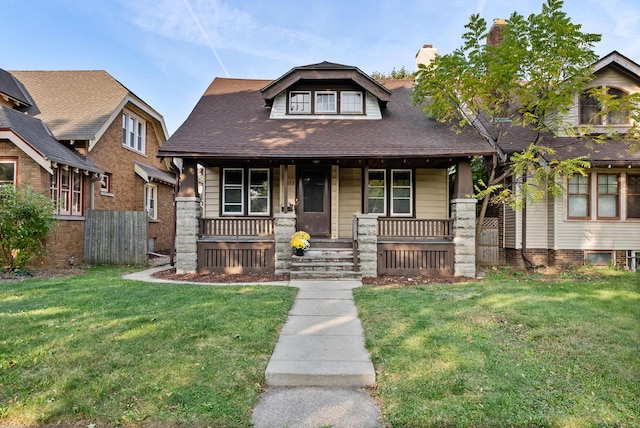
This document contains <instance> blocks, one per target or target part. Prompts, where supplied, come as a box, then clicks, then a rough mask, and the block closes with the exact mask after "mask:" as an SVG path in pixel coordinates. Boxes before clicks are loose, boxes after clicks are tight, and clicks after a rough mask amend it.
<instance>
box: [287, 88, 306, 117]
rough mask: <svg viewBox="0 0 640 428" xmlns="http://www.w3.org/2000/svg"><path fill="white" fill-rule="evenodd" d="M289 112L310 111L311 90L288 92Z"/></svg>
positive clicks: (302, 112) (303, 112)
mask: <svg viewBox="0 0 640 428" xmlns="http://www.w3.org/2000/svg"><path fill="white" fill-rule="evenodd" d="M289 112H290V113H292V114H310V113H311V92H310V91H292V92H290V93H289Z"/></svg>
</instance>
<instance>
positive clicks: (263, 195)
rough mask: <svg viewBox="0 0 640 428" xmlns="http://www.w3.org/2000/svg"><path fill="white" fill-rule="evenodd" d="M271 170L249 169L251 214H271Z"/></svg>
mask: <svg viewBox="0 0 640 428" xmlns="http://www.w3.org/2000/svg"><path fill="white" fill-rule="evenodd" d="M269 200H270V198H269V170H268V169H250V170H249V214H250V215H268V214H269Z"/></svg>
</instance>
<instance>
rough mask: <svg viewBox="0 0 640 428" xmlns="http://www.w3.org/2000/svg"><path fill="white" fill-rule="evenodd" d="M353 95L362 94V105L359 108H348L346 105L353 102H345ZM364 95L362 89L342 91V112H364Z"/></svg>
mask: <svg viewBox="0 0 640 428" xmlns="http://www.w3.org/2000/svg"><path fill="white" fill-rule="evenodd" d="M352 95H358V96H360V105H359V109H358V110H351V109H349V110H347V109H346V108H345V106H351V105H352V104H353V103H345V98H348V97H350V96H352ZM363 105H364V95H363V94H362V92H361V91H342V92H340V114H362V113H363V112H364V107H363Z"/></svg>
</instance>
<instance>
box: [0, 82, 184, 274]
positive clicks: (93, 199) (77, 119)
mask: <svg viewBox="0 0 640 428" xmlns="http://www.w3.org/2000/svg"><path fill="white" fill-rule="evenodd" d="M1 75H2V78H1V79H0V92H1V93H2V94H3V107H2V109H3V116H2V122H0V129H2V130H3V131H4V132H5V133H6V135H5V137H4V138H0V166H2V165H4V166H5V167H6V168H7V169H12V171H13V178H12V180H11V181H12V182H13V183H14V184H15V185H17V186H31V187H32V188H34V189H37V190H39V191H41V192H43V193H45V194H47V195H51V197H52V198H53V199H54V200H55V201H56V211H55V213H54V217H55V219H56V227H55V228H54V231H53V232H52V234H51V235H50V236H49V238H48V240H47V247H46V249H47V253H46V256H45V257H44V258H43V259H42V260H40V263H41V264H43V265H45V266H51V267H53V266H66V265H68V264H69V263H71V262H72V261H74V262H75V263H79V262H80V261H82V260H83V241H84V220H85V214H86V212H87V210H90V209H95V210H115V211H147V213H148V218H149V223H148V245H149V250H150V251H166V252H168V251H170V250H171V248H172V246H173V239H172V236H173V225H174V220H173V218H174V209H173V201H172V199H173V193H174V188H175V175H174V174H173V173H172V172H171V171H170V170H169V165H168V164H167V163H165V162H163V161H161V160H160V159H159V158H158V157H157V156H156V154H157V152H158V149H159V148H160V147H161V146H162V144H164V142H165V141H166V139H167V131H166V127H165V124H164V119H163V118H162V116H161V115H160V114H159V113H158V112H156V111H155V110H154V109H153V108H152V107H151V106H149V105H148V104H146V103H145V102H144V101H142V100H141V99H140V98H138V97H137V96H136V95H135V94H134V93H132V92H131V91H129V90H128V89H127V88H126V87H125V86H123V85H122V84H121V83H120V82H118V81H117V80H115V79H114V78H113V77H112V76H110V75H109V74H108V73H107V72H105V71H99V70H98V71H13V72H6V71H4V70H2V73H1ZM18 115H19V116H20V118H18ZM7 136H8V137H9V138H7ZM31 149H33V150H31ZM54 154H55V155H54Z"/></svg>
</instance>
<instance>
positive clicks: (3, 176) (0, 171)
mask: <svg viewBox="0 0 640 428" xmlns="http://www.w3.org/2000/svg"><path fill="white" fill-rule="evenodd" d="M17 164H18V162H17V160H16V159H13V158H0V185H3V184H13V185H15V184H16V170H17Z"/></svg>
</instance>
